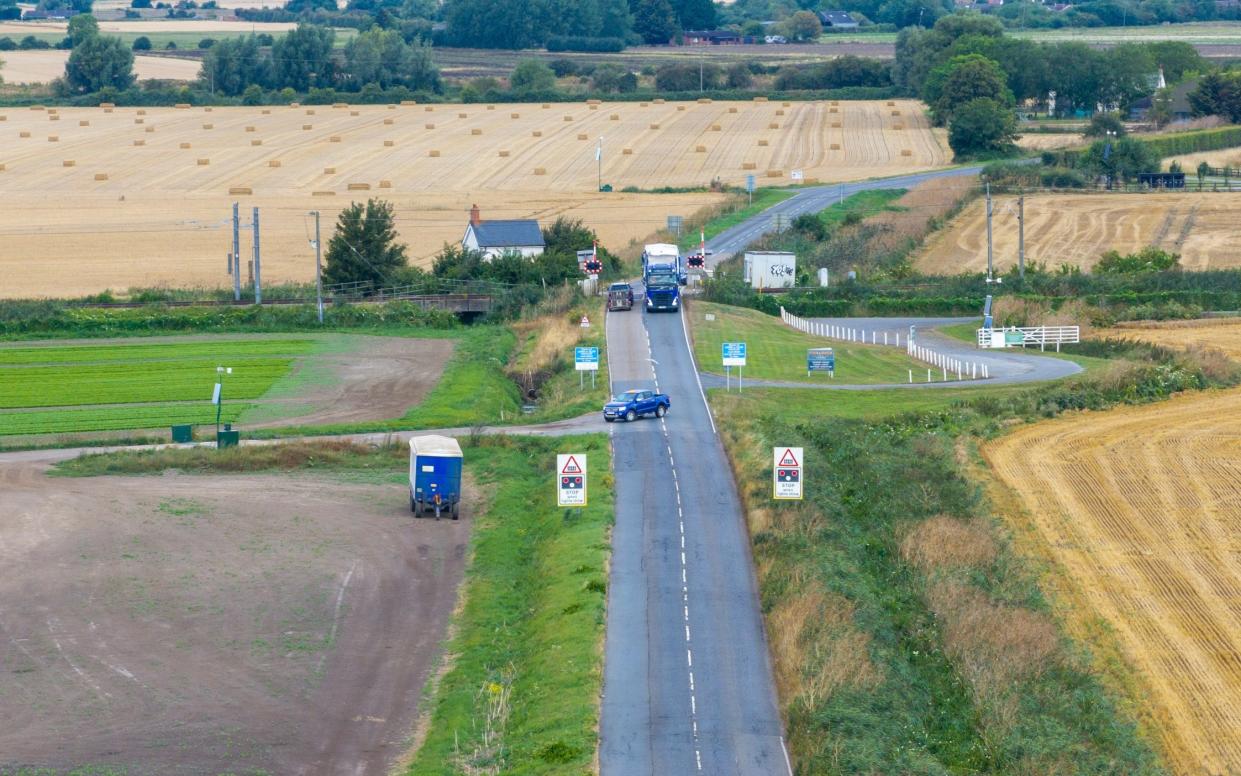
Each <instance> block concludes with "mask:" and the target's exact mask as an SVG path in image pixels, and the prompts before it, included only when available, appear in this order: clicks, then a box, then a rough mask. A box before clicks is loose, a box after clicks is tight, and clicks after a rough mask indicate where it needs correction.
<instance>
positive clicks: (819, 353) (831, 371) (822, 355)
mask: <svg viewBox="0 0 1241 776" xmlns="http://www.w3.org/2000/svg"><path fill="white" fill-rule="evenodd" d="M811 372H827V375H828V377H831V378H833V379H835V377H836V351H835V350H833V349H832V348H810V349H809V350H807V351H806V377H809V376H810V373H811Z"/></svg>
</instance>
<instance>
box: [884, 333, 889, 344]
mask: <svg viewBox="0 0 1241 776" xmlns="http://www.w3.org/2000/svg"><path fill="white" fill-rule="evenodd" d="M883 344H884V345H887V344H888V333H887V332H886V331H885V332H884V333H883Z"/></svg>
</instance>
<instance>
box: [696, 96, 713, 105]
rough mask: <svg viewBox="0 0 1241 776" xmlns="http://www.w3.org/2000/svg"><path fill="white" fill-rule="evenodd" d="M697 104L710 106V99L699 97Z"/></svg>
mask: <svg viewBox="0 0 1241 776" xmlns="http://www.w3.org/2000/svg"><path fill="white" fill-rule="evenodd" d="M698 104H699V105H710V104H711V98H710V97H699V98H698Z"/></svg>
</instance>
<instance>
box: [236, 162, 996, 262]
mask: <svg viewBox="0 0 1241 776" xmlns="http://www.w3.org/2000/svg"><path fill="white" fill-rule="evenodd" d="M256 212H257V211H256ZM256 233H257V232H256ZM256 240H257V237H256ZM990 281H992V181H987V282H988V283H990Z"/></svg>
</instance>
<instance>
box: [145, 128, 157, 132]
mask: <svg viewBox="0 0 1241 776" xmlns="http://www.w3.org/2000/svg"><path fill="white" fill-rule="evenodd" d="M145 131H146V132H148V133H149V132H154V131H155V127H147V128H146V130H145Z"/></svg>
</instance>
